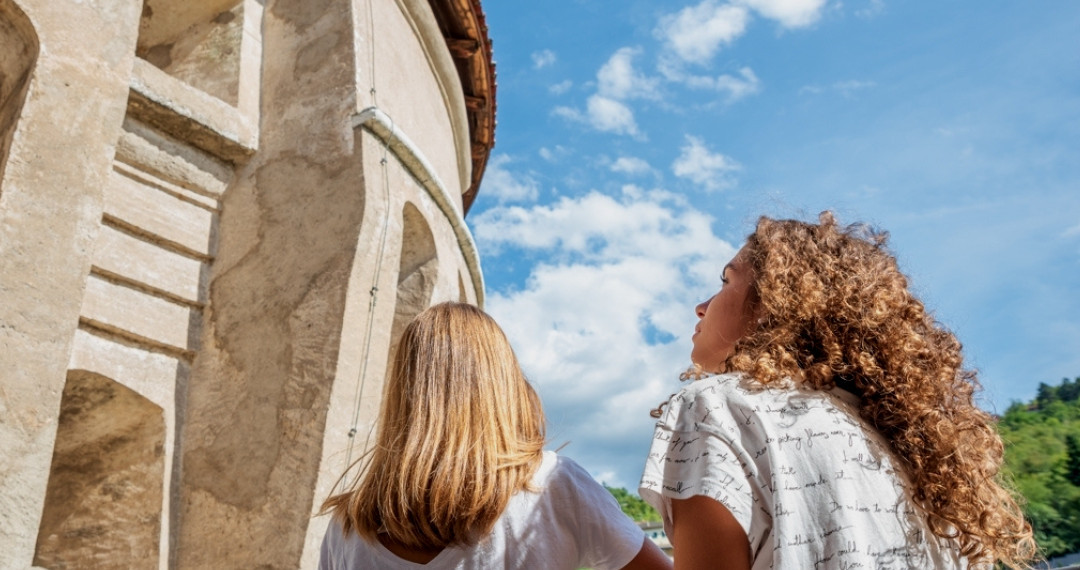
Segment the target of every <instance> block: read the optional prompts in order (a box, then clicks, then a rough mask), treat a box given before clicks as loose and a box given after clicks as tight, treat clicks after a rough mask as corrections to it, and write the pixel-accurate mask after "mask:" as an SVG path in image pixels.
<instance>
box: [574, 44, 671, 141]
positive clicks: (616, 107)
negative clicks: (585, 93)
mask: <svg viewBox="0 0 1080 570" xmlns="http://www.w3.org/2000/svg"><path fill="white" fill-rule="evenodd" d="M640 52H641V50H640V49H638V48H629V47H625V48H621V49H619V50H617V51H616V52H615V53H614V54H613V55H612V56H611V57H610V58H608V60H607V62H605V63H604V65H603V66H601V67H600V70H599V71H597V73H596V85H597V90H596V93H595V94H593V95H590V96H589V98H588V100H587V101H586V103H585V110H584V111H582V110H580V109H575V108H573V107H566V106H560V107H556V108H555V109H554V111H553V113H554V114H555V115H556V116H558V117H563V118H565V119H569V120H571V121H576V122H579V123H584V124H587V125H589V126H591V127H592V128H594V129H596V130H598V131H602V132H608V133H614V134H618V135H630V136H633V137H641V136H642V133H641V131H640V130H638V126H637V121H636V120H635V119H634V111H633V110H632V109H630V106H629V105H627V104H626V100H628V99H640V98H645V99H655V98H657V97H658V94H657V87H658V83H659V80H658V79H656V78H650V77H646V76H645V75H644V74H642V73H640V72H638V71H637V69H635V68H634V57H635V56H637V55H638V54H639V53H640Z"/></svg>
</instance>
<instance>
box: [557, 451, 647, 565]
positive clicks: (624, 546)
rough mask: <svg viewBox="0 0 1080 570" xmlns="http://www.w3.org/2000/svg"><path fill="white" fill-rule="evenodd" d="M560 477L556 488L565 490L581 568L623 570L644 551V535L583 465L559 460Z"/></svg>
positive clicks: (564, 459)
mask: <svg viewBox="0 0 1080 570" xmlns="http://www.w3.org/2000/svg"><path fill="white" fill-rule="evenodd" d="M558 469H559V472H560V473H559V475H558V476H557V477H556V478H555V482H553V484H558V485H560V486H564V487H565V488H564V489H563V491H565V493H559V494H562V495H564V496H568V497H573V504H572V505H565V506H564V508H566V509H567V513H566V514H568V515H569V516H571V517H572V520H573V524H574V526H575V527H576V531H577V532H576V537H577V539H578V542H579V544H578V548H579V553H580V558H581V560H580V565H581V566H587V567H589V568H593V569H595V570H606V569H609V568H611V569H615V568H622V567H623V566H626V565H627V564H629V563H630V561H631V560H633V559H634V557H635V556H637V554H638V552H640V551H641V547H642V546H643V545H644V542H645V533H644V531H642V530H641V529H640V528H639V527H638V526H637V524H636V523H634V521H632V520H630V517H628V516H626V514H625V513H623V512H622V509H621V508H620V507H619V503H618V501H616V500H615V497H613V496H612V495H611V492H610V491H608V490H607V489H605V488H604V487H603V486H602V485H600V484H599V483H597V482H596V480H595V479H593V478H592V476H590V475H589V474H588V472H586V471H585V470H584V469H583V468H582V467H581V466H580V465H578V464H577V463H574V462H573V461H572V460H570V459H567V458H565V457H559V465H558Z"/></svg>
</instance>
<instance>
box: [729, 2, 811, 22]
mask: <svg viewBox="0 0 1080 570" xmlns="http://www.w3.org/2000/svg"><path fill="white" fill-rule="evenodd" d="M736 2H737V3H738V4H741V5H743V6H746V7H748V8H751V9H753V10H754V11H755V12H757V13H758V14H760V15H761V16H762V17H765V18H768V19H770V20H776V21H777V22H779V23H780V25H781V26H783V27H785V28H803V27H806V26H809V25H811V24H813V23H814V22H817V21H818V19H819V18H821V12H822V9H823V8H824V7H825V0H736Z"/></svg>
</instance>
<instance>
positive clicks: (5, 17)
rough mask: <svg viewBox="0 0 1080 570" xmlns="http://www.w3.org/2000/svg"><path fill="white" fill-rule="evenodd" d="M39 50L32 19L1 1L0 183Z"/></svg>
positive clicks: (3, 0) (8, 3)
mask: <svg viewBox="0 0 1080 570" xmlns="http://www.w3.org/2000/svg"><path fill="white" fill-rule="evenodd" d="M38 51H39V45H38V38H37V34H36V33H34V26H33V24H31V23H30V19H29V18H27V17H26V14H24V13H23V11H22V10H20V9H19V7H18V6H16V5H15V3H14V2H12V0H0V181H3V178H4V169H5V167H6V166H7V158H8V151H9V150H11V141H12V139H13V138H14V136H15V127H16V125H17V124H18V122H19V116H20V115H21V114H22V108H23V102H24V101H25V99H26V91H27V87H28V86H29V85H30V75H31V73H32V72H33V70H34V64H35V63H37V57H38ZM2 193H3V188H2V187H0V194H2Z"/></svg>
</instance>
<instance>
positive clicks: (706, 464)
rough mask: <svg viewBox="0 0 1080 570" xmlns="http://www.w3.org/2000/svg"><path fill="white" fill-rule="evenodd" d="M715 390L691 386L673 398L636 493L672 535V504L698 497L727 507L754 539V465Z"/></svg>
mask: <svg viewBox="0 0 1080 570" xmlns="http://www.w3.org/2000/svg"><path fill="white" fill-rule="evenodd" d="M702 382H704V381H702ZM714 387H715V384H714V385H713V386H712V387H710V386H705V387H703V386H691V387H688V388H687V389H684V390H683V391H682V392H680V393H679V394H676V395H675V396H672V398H671V401H670V402H669V403H668V406H667V410H666V411H665V414H664V416H663V417H662V418H661V420H660V421H659V422H657V424H656V429H655V431H654V432H653V440H652V447H651V449H650V451H649V456H648V458H647V459H646V460H645V470H644V473H643V474H642V477H641V486H640V487H639V489H638V494H639V495H641V498H642V499H644V500H645V501H646V502H647V503H649V504H650V505H652V506H653V507H654V508H656V510H657V511H659V512H660V515H661V517H663V520H664V529H665V531H666V532H667V533H668V536H671V533H672V529H671V500H672V499H689V498H690V497H694V496H699V495H703V496H706V497H710V498H712V499H714V500H716V501H718V502H720V503H721V504H722V505H724V506H725V507H726V508H727V509H728V510H729V511H731V514H732V515H733V516H734V517H735V520H737V521H738V522H739V525H740V526H742V528H743V531H745V532H746V534H747V536H753V535H752V534H751V522H752V518H753V517H752V515H753V509H754V492H753V488H752V486H751V483H750V479H749V477H748V475H747V470H748V469H749V470H751V471H752V470H753V466H752V465H751V462H750V460H749V457H748V456H747V454H746V452H745V450H743V448H742V446H741V444H740V442H741V438H740V437H739V429H740V426H739V423H740V422H739V421H738V420H737V419H736V418H734V417H732V413H731V412H730V408H729V406H728V403H727V401H726V400H725V398H724V397H723V393H722V391H720V390H717V389H714Z"/></svg>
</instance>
